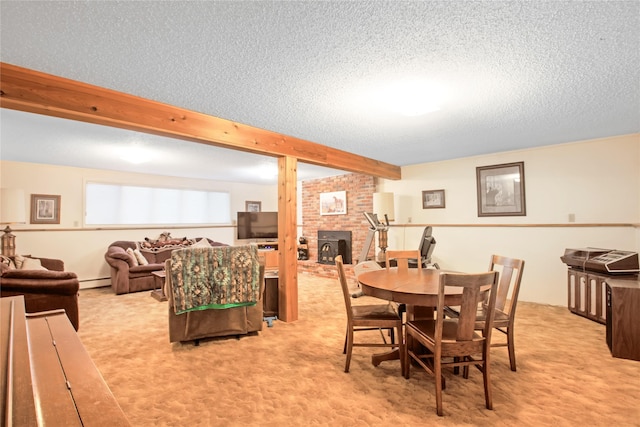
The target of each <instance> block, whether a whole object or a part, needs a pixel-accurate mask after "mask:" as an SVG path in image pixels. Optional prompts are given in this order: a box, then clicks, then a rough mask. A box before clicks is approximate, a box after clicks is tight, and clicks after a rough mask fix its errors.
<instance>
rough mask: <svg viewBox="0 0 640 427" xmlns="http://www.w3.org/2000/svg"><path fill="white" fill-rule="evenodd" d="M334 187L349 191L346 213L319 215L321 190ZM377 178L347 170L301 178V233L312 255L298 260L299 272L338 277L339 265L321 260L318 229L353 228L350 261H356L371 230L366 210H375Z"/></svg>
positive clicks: (343, 229)
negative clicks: (334, 173)
mask: <svg viewBox="0 0 640 427" xmlns="http://www.w3.org/2000/svg"><path fill="white" fill-rule="evenodd" d="M334 191H346V193H347V213H346V214H345V215H320V194H321V193H329V192H334ZM374 192H375V181H374V178H373V177H372V176H368V175H359V174H346V175H340V176H334V177H329V178H323V179H315V180H308V181H303V182H302V198H301V200H300V201H299V202H300V203H301V204H302V236H304V237H306V238H307V240H308V247H309V259H308V260H306V261H298V272H299V273H312V274H315V275H318V276H325V277H337V273H336V267H335V265H334V263H333V262H331V264H320V263H318V255H319V253H318V251H319V249H320V246H318V239H319V237H318V232H319V231H323V230H325V231H345V232H351V248H350V250H349V251H348V252H350V254H349V255H350V256H351V262H353V263H355V262H357V258H358V256H359V255H360V252H361V251H362V247H363V246H364V242H365V240H366V238H367V233H368V231H369V223H368V222H367V220H366V218H365V217H364V214H363V212H372V211H373V193H374ZM374 250H375V248H373V247H372V248H371V253H370V256H374ZM345 270H346V272H347V274H348V275H351V274H352V271H353V265H352V264H346V265H345Z"/></svg>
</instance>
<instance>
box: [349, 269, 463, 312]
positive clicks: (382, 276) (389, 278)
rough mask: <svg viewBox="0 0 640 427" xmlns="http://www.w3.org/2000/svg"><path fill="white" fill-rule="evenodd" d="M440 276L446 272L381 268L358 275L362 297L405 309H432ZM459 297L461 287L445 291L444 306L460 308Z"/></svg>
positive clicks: (436, 300) (434, 304) (435, 301)
mask: <svg viewBox="0 0 640 427" xmlns="http://www.w3.org/2000/svg"><path fill="white" fill-rule="evenodd" d="M442 273H447V271H445V270H437V269H433V268H423V269H422V270H419V269H417V268H409V269H405V270H398V269H396V268H391V269H388V270H387V269H381V270H372V271H367V272H366V273H362V274H360V275H359V276H358V282H359V283H360V287H361V289H362V293H363V294H365V295H370V296H373V297H376V298H381V299H385V300H387V301H395V302H398V303H402V304H406V305H407V306H423V307H435V306H436V305H437V303H438V287H439V284H440V274H442ZM449 273H452V272H451V271H450V272H449ZM461 297H462V289H461V288H458V287H456V288H445V295H444V303H445V304H446V305H460V300H461Z"/></svg>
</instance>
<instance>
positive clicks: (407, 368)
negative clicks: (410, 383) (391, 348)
mask: <svg viewBox="0 0 640 427" xmlns="http://www.w3.org/2000/svg"><path fill="white" fill-rule="evenodd" d="M412 345H413V338H411V335H409V334H405V339H404V354H403V355H402V357H403V358H404V377H405V378H406V379H409V378H410V377H411V356H409V349H410V348H413V347H412Z"/></svg>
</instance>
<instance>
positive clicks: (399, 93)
mask: <svg viewBox="0 0 640 427" xmlns="http://www.w3.org/2000/svg"><path fill="white" fill-rule="evenodd" d="M377 98H378V102H379V104H380V106H381V107H383V108H386V109H387V110H391V111H393V112H395V113H398V114H402V115H404V116H409V117H415V116H422V115H424V114H428V113H431V112H434V111H438V110H440V108H441V104H442V100H443V98H444V91H443V89H442V88H441V87H438V86H437V85H434V84H431V83H426V82H423V81H418V80H401V81H397V82H395V83H392V84H391V85H390V86H388V87H387V88H385V89H383V90H381V91H380V92H379V93H378V96H377Z"/></svg>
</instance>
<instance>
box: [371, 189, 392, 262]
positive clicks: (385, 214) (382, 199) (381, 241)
mask: <svg viewBox="0 0 640 427" xmlns="http://www.w3.org/2000/svg"><path fill="white" fill-rule="evenodd" d="M394 211H395V206H394V203H393V193H373V213H374V214H376V215H377V216H378V219H379V220H380V222H383V223H384V224H385V226H384V227H381V228H379V229H378V246H379V247H380V251H381V252H380V253H379V255H378V256H379V259H384V258H385V252H386V251H387V247H388V245H387V231H388V230H389V221H394V220H395V213H394Z"/></svg>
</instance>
